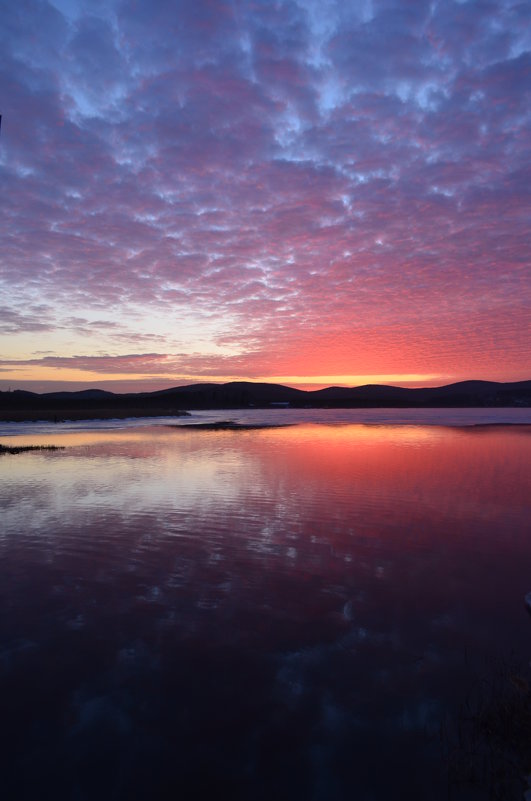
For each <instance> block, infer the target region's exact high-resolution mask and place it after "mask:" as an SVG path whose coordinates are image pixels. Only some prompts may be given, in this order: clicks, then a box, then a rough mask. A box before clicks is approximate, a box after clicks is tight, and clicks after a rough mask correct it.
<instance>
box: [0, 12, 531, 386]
mask: <svg viewBox="0 0 531 801" xmlns="http://www.w3.org/2000/svg"><path fill="white" fill-rule="evenodd" d="M0 39H1V40H2V50H1V53H2V55H1V58H2V61H3V68H2V70H1V72H0V83H1V91H0V99H1V103H2V105H1V108H0V113H2V130H1V134H0V175H1V180H2V204H1V209H0V226H1V233H2V249H1V252H0V389H8V388H13V389H14V388H26V389H34V390H37V391H46V390H47V389H50V390H51V389H58V388H71V389H81V388H85V387H90V386H100V387H103V388H108V389H113V390H117V391H119V390H120V389H122V390H124V391H133V390H135V389H137V390H139V391H140V390H143V389H160V388H163V387H169V386H173V385H178V384H184V383H195V382H201V381H215V382H225V381H231V380H251V381H272V382H276V383H283V384H289V385H292V386H297V387H301V388H308V389H309V388H319V387H322V386H326V385H350V386H352V385H360V384H368V383H387V384H399V385H403V386H421V385H424V386H428V385H440V384H445V383H450V382H452V381H458V380H463V379H469V378H480V379H489V380H497V381H517V380H524V379H529V378H530V377H531V370H530V367H529V350H530V345H531V336H530V335H531V324H530V319H531V314H530V311H531V309H530V306H531V303H530V301H531V265H530V261H529V253H530V244H531V242H530V235H529V208H530V204H529V201H530V197H529V194H530V187H531V175H530V166H529V164H530V162H529V152H530V144H531V143H530V137H529V130H530V127H529V126H530V122H531V111H530V110H531V102H530V100H531V98H530V91H529V87H530V80H529V70H530V67H531V34H530V27H529V11H528V8H527V7H526V4H524V3H518V2H513V0H493V2H490V3H488V4H483V3H475V2H466V1H462V0H459V2H457V1H453V0H449V1H448V2H444V3H443V2H435V3H432V2H427V1H426V2H425V1H424V0H414V2H413V1H411V2H410V1H408V2H404V0H373V1H372V2H371V1H370V0H367V2H365V1H363V2H362V1H361V0H360V2H353V3H342V2H337V0H324V2H317V1H314V0H304V1H303V0H281V1H280V2H270V1H269V0H264V1H263V2H253V3H250V2H246V0H243V1H242V2H233V1H232V0H231V1H230V2H229V1H227V2H225V1H224V0H219V2H210V0H194V2H190V0H181V1H180V2H175V3H166V2H162V1H161V0H149V1H148V0H137V2H135V3H124V2H121V0H109V2H104V3H103V2H92V0H91V1H89V0H53V1H52V0H28V2H27V3H24V4H20V3H4V4H3V6H2V26H1V30H0Z"/></svg>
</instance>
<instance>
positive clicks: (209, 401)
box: [0, 381, 531, 420]
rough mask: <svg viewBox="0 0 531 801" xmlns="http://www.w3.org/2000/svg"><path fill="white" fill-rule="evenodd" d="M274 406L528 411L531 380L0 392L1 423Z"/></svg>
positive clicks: (244, 383)
mask: <svg viewBox="0 0 531 801" xmlns="http://www.w3.org/2000/svg"><path fill="white" fill-rule="evenodd" d="M276 404H280V405H287V404H289V405H290V406H292V407H296V408H304V407H310V408H311V407H313V408H407V407H410V408H438V407H440V408H452V407H453V408H458V407H495V406H502V407H511V406H512V407H515V406H520V407H530V406H531V381H518V382H513V383H498V382H495V381H460V382H458V383H455V384H448V385H445V386H442V387H420V388H415V389H409V388H406V387H394V386H387V385H379V384H366V385H365V386H361V387H327V388H326V389H319V390H313V391H306V390H302V389H294V388H293V387H286V386H283V385H282V384H267V383H253V382H249V381H232V382H229V383H227V384H215V383H205V384H189V385H187V386H182V387H171V388H169V389H163V390H158V391H156V392H136V393H126V394H116V393H112V392H107V391H105V390H100V389H88V390H82V391H80V392H47V393H45V394H38V393H34V392H27V391H25V390H16V391H14V392H0V419H2V420H44V419H46V420H54V419H65V418H66V419H90V418H98V417H151V416H165V415H177V414H179V412H180V411H181V413H182V410H191V409H230V408H233V409H234V408H249V407H257V408H267V407H270V406H274V405H276Z"/></svg>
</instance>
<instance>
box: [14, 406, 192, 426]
mask: <svg viewBox="0 0 531 801" xmlns="http://www.w3.org/2000/svg"><path fill="white" fill-rule="evenodd" d="M189 414H190V413H189V412H185V411H182V410H180V409H179V410H177V411H175V410H169V409H159V410H157V409H149V408H145V407H144V408H140V407H139V408H130V407H127V408H114V409H109V408H102V409H98V408H96V409H95V408H94V407H92V408H90V409H89V408H81V409H79V408H77V409H68V410H66V409H61V408H56V409H34V410H32V409H2V410H0V422H1V423H40V422H43V423H65V422H66V421H68V420H71V421H77V420H125V419H127V418H128V417H188V416H189Z"/></svg>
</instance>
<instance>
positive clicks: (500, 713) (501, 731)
mask: <svg viewBox="0 0 531 801" xmlns="http://www.w3.org/2000/svg"><path fill="white" fill-rule="evenodd" d="M442 743H443V748H444V751H445V757H446V760H447V767H448V789H449V799H451V800H452V799H461V798H464V797H466V798H467V799H468V798H470V799H475V798H478V799H489V801H513V799H514V801H517V800H518V801H520V800H521V799H522V798H523V793H524V790H525V788H526V776H528V775H529V774H530V773H531V687H530V677H529V670H527V669H525V668H524V669H523V668H522V667H521V666H520V665H517V664H514V663H513V662H512V661H510V660H509V661H502V662H500V663H499V664H498V665H496V666H494V668H493V669H492V670H491V671H489V674H488V675H487V676H483V677H480V678H476V679H475V680H474V681H473V682H472V684H471V689H470V692H469V694H468V697H467V698H466V699H465V701H464V703H463V705H462V707H461V710H460V714H459V715H458V717H457V721H456V722H455V723H454V724H447V725H446V724H445V726H444V727H443V729H442Z"/></svg>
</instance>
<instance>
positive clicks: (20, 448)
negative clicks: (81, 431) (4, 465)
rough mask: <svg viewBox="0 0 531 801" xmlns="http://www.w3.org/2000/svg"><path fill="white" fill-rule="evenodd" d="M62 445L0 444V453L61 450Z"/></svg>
mask: <svg viewBox="0 0 531 801" xmlns="http://www.w3.org/2000/svg"><path fill="white" fill-rule="evenodd" d="M62 450H64V447H63V446H62V445H16V446H13V445H1V444H0V455H2V454H4V453H11V454H13V453H26V451H62Z"/></svg>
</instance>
